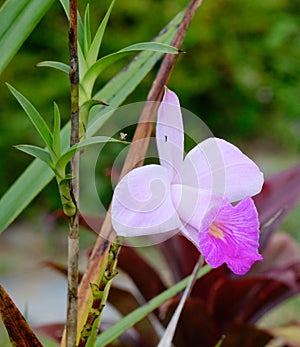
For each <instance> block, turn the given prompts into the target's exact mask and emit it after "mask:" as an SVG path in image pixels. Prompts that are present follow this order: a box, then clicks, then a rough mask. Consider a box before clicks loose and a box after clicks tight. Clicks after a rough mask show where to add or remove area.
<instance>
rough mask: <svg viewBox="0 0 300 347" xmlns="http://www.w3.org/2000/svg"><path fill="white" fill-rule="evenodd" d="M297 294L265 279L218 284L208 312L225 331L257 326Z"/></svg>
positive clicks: (284, 285) (212, 293) (227, 279)
mask: <svg viewBox="0 0 300 347" xmlns="http://www.w3.org/2000/svg"><path fill="white" fill-rule="evenodd" d="M294 294H295V293H294V292H293V291H292V290H291V288H289V287H288V286H287V285H286V284H285V283H283V282H280V281H279V280H274V279H268V278H267V277H266V276H261V277H252V278H243V279H232V278H226V279H225V278H224V279H223V281H219V282H218V283H217V285H216V286H215V288H214V291H212V292H211V295H210V296H209V300H208V303H207V305H208V310H209V311H210V313H211V314H212V316H213V318H214V321H215V323H216V325H217V326H218V327H219V328H220V329H221V331H223V330H224V329H228V328H229V327H230V326H231V325H232V324H233V323H241V322H255V321H257V320H258V319H259V318H260V317H262V316H263V314H264V313H266V312H267V311H268V310H270V309H271V308H273V307H274V306H276V305H278V303H280V302H282V301H283V300H285V299H286V298H288V297H289V296H291V295H294Z"/></svg>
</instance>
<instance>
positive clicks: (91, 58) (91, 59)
mask: <svg viewBox="0 0 300 347" xmlns="http://www.w3.org/2000/svg"><path fill="white" fill-rule="evenodd" d="M114 3H115V0H113V1H112V2H111V4H110V6H109V9H108V10H107V12H106V15H105V17H104V18H103V20H102V22H101V24H100V26H99V28H98V30H97V32H96V35H95V37H94V39H93V42H92V44H91V47H90V49H89V52H88V54H87V56H86V61H87V65H88V66H91V65H92V64H94V63H95V62H96V60H97V57H98V54H99V51H100V46H101V43H102V38H103V35H104V31H105V29H106V26H107V22H108V19H109V17H110V13H111V10H112V8H113V6H114Z"/></svg>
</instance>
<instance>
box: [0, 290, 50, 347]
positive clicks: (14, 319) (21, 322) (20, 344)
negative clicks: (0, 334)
mask: <svg viewBox="0 0 300 347" xmlns="http://www.w3.org/2000/svg"><path fill="white" fill-rule="evenodd" d="M0 313H1V316H2V320H3V323H4V325H5V327H6V330H7V332H8V335H9V339H10V342H11V345H12V346H17V347H28V346H31V347H43V345H42V344H41V343H40V341H39V340H38V338H37V337H36V336H35V334H34V332H33V331H32V330H31V329H30V327H29V325H28V324H27V322H26V320H25V318H24V317H23V315H22V313H21V312H20V311H19V310H18V308H17V306H16V305H15V304H14V302H13V301H12V299H11V298H10V297H9V295H8V294H7V292H6V291H5V289H4V288H3V287H2V286H1V285H0Z"/></svg>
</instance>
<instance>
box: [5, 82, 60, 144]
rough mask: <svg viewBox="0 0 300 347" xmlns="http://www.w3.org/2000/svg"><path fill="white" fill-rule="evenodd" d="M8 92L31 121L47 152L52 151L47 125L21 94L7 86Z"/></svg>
mask: <svg viewBox="0 0 300 347" xmlns="http://www.w3.org/2000/svg"><path fill="white" fill-rule="evenodd" d="M7 86H8V88H9V90H10V91H11V93H12V94H13V96H14V97H15V98H16V99H17V100H18V102H19V104H20V105H21V106H22V108H23V110H24V111H25V112H26V114H27V116H28V117H29V119H30V120H31V122H32V124H33V125H34V127H35V128H36V130H37V131H38V133H39V134H40V136H41V137H42V139H43V140H44V142H45V144H46V146H47V147H48V149H49V151H52V142H53V139H52V134H51V132H50V130H49V128H48V125H47V124H46V122H45V121H44V119H43V118H42V116H41V115H40V114H39V112H38V111H37V110H36V109H35V107H34V106H33V105H32V104H31V103H30V101H29V100H27V99H26V98H25V97H24V96H23V95H22V94H21V93H19V92H18V91H17V90H16V89H15V88H14V87H12V86H11V85H9V84H7Z"/></svg>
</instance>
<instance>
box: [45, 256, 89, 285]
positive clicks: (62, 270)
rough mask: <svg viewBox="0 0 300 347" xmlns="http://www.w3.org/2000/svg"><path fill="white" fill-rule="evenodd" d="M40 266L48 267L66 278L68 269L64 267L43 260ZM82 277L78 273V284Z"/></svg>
mask: <svg viewBox="0 0 300 347" xmlns="http://www.w3.org/2000/svg"><path fill="white" fill-rule="evenodd" d="M40 265H41V266H47V267H50V268H51V269H53V270H55V271H57V272H59V273H61V274H62V275H64V276H65V277H67V276H68V269H67V267H66V266H65V265H61V264H58V263H55V262H54V261H51V260H43V261H41V262H40ZM82 276H83V274H82V273H80V272H79V273H78V283H79V282H80V281H81V279H82Z"/></svg>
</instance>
